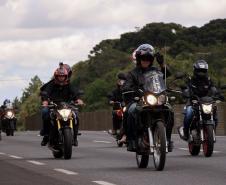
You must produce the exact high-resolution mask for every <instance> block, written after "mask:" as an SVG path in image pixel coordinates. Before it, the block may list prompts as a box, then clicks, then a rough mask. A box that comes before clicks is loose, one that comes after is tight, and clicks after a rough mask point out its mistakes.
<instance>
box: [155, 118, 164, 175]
mask: <svg viewBox="0 0 226 185" xmlns="http://www.w3.org/2000/svg"><path fill="white" fill-rule="evenodd" d="M153 141H154V153H153V160H154V165H155V169H156V170H158V171H161V170H163V168H164V166H165V161H166V133H165V126H164V123H163V122H162V121H158V122H157V123H156V126H155V128H154V134H153Z"/></svg>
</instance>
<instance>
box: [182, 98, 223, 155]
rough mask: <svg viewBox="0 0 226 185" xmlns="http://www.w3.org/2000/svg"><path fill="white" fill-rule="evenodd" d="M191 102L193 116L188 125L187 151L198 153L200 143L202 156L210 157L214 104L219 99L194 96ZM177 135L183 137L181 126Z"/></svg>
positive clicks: (213, 130) (214, 140) (192, 153)
mask: <svg viewBox="0 0 226 185" xmlns="http://www.w3.org/2000/svg"><path fill="white" fill-rule="evenodd" d="M191 102H192V104H191V106H192V108H193V111H194V117H193V120H192V122H191V124H190V127H189V134H188V135H189V139H188V148H189V152H190V154H191V155H192V156H196V155H199V153H200V148H201V145H202V147H203V153H204V156H205V157H210V156H211V155H212V153H213V149H214V143H215V142H216V136H215V126H216V125H215V121H214V114H216V108H217V107H216V104H217V103H220V101H219V100H217V99H215V98H214V97H209V96H206V97H202V98H199V97H197V96H195V97H194V98H192V101H191ZM179 135H180V137H181V138H182V139H183V135H184V133H183V127H179Z"/></svg>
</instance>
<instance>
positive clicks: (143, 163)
mask: <svg viewBox="0 0 226 185" xmlns="http://www.w3.org/2000/svg"><path fill="white" fill-rule="evenodd" d="M136 160H137V167H138V168H147V166H148V162H149V154H142V155H140V154H138V153H136Z"/></svg>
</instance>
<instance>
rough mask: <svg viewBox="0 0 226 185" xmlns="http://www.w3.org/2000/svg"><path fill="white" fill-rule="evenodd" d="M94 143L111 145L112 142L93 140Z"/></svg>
mask: <svg viewBox="0 0 226 185" xmlns="http://www.w3.org/2000/svg"><path fill="white" fill-rule="evenodd" d="M93 142H94V143H108V144H109V143H112V142H110V141H97V140H94V141H93Z"/></svg>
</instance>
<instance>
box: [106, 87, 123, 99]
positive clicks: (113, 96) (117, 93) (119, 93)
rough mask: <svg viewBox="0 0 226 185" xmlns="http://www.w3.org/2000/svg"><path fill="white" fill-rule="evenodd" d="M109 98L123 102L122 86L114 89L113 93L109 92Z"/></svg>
mask: <svg viewBox="0 0 226 185" xmlns="http://www.w3.org/2000/svg"><path fill="white" fill-rule="evenodd" d="M108 99H109V100H110V101H114V102H116V101H118V102H123V99H122V91H121V89H120V88H116V89H114V90H113V91H112V92H111V93H109V94H108Z"/></svg>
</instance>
